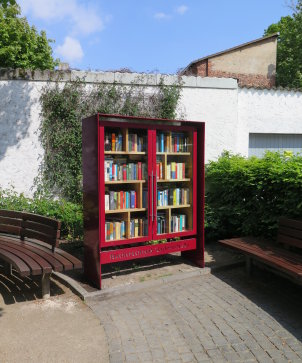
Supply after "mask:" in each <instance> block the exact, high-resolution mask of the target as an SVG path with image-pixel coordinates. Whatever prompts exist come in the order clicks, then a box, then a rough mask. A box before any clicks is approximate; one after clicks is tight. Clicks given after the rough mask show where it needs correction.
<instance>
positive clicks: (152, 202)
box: [151, 170, 154, 222]
mask: <svg viewBox="0 0 302 363" xmlns="http://www.w3.org/2000/svg"><path fill="white" fill-rule="evenodd" d="M151 190H152V192H151V200H152V201H151V215H152V222H153V221H154V214H153V204H154V199H153V170H152V173H151Z"/></svg>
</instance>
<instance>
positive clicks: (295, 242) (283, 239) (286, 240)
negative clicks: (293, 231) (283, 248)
mask: <svg viewBox="0 0 302 363" xmlns="http://www.w3.org/2000/svg"><path fill="white" fill-rule="evenodd" d="M277 242H278V243H283V244H285V245H289V246H294V247H297V248H302V241H301V240H300V239H296V238H293V237H289V236H285V235H283V234H281V233H280V234H278V237H277Z"/></svg>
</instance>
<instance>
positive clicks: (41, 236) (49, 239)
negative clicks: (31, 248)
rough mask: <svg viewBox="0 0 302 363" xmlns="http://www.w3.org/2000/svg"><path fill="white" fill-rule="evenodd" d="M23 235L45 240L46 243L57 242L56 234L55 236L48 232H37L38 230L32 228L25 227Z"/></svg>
mask: <svg viewBox="0 0 302 363" xmlns="http://www.w3.org/2000/svg"><path fill="white" fill-rule="evenodd" d="M22 233H23V236H24V237H28V238H34V239H38V240H41V241H44V242H46V243H49V244H50V245H53V244H55V243H56V239H57V238H56V236H55V237H51V236H49V235H47V234H44V233H40V232H36V231H32V230H30V229H25V230H22Z"/></svg>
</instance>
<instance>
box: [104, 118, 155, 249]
mask: <svg viewBox="0 0 302 363" xmlns="http://www.w3.org/2000/svg"><path fill="white" fill-rule="evenodd" d="M115 124H116V125H115ZM100 137H101V138H102V137H103V138H104V146H103V147H104V158H101V159H103V170H104V175H103V176H100V178H103V181H104V187H103V190H102V191H101V193H100V194H101V196H102V197H103V198H104V199H103V200H104V206H105V208H103V210H104V215H103V217H101V218H102V222H101V225H102V226H103V229H104V230H103V231H102V236H101V240H102V242H101V243H102V247H107V246H108V247H109V246H112V245H121V244H126V243H136V242H144V241H147V240H148V239H149V238H150V236H151V233H152V224H151V221H150V220H149V215H150V213H149V205H150V193H149V190H148V188H149V180H150V178H149V175H150V173H151V169H152V152H149V149H150V147H151V141H152V135H151V131H150V130H148V129H147V128H140V127H137V126H136V125H135V126H134V125H133V127H131V125H129V124H127V127H125V126H124V125H123V124H121V123H115V122H111V123H109V124H108V126H104V128H103V135H101V136H100ZM100 170H101V169H100Z"/></svg>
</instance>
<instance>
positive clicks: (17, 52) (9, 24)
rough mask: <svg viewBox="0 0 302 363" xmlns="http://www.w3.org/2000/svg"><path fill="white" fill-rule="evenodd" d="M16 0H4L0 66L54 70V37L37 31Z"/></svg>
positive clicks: (0, 15)
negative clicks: (22, 14) (51, 38)
mask: <svg viewBox="0 0 302 363" xmlns="http://www.w3.org/2000/svg"><path fill="white" fill-rule="evenodd" d="M20 15H21V9H20V7H19V5H18V4H17V3H16V1H14V0H10V1H9V0H0V67H1V68H23V69H41V70H44V69H53V68H54V67H55V65H57V61H55V60H54V59H53V57H52V49H51V46H50V42H51V40H50V39H47V36H46V33H45V32H44V31H41V32H40V33H38V32H37V30H36V28H35V27H33V26H32V27H31V26H30V25H29V24H28V22H27V19H26V18H25V17H20Z"/></svg>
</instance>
